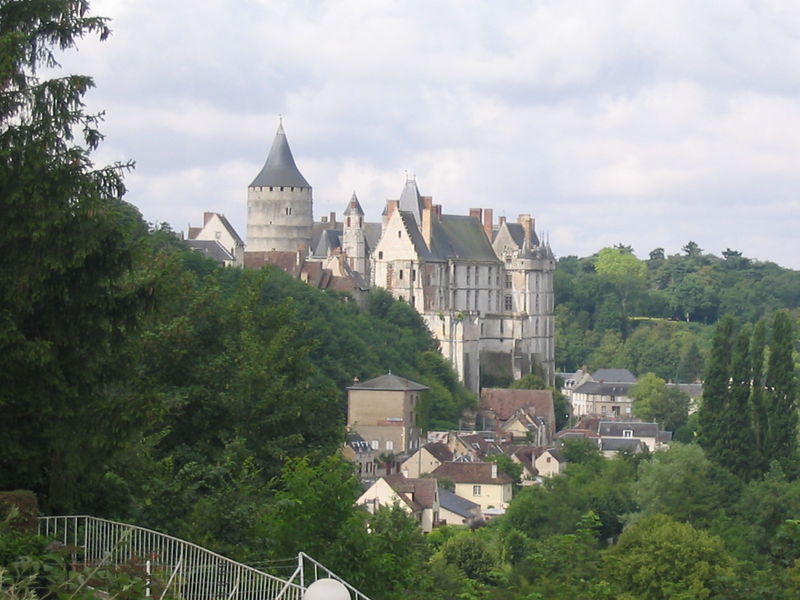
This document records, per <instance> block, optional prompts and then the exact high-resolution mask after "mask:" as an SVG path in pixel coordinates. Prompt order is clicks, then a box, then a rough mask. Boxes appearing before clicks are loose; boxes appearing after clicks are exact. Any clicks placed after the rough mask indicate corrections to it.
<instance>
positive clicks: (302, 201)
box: [247, 122, 314, 252]
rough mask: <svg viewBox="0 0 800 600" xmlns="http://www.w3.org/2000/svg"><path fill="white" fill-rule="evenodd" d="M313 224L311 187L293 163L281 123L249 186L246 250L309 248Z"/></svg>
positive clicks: (263, 250) (293, 250)
mask: <svg viewBox="0 0 800 600" xmlns="http://www.w3.org/2000/svg"><path fill="white" fill-rule="evenodd" d="M313 226H314V216H313V212H312V198H311V186H310V185H309V184H308V182H307V181H306V179H305V177H303V175H302V174H301V173H300V170H299V169H298V168H297V165H295V163H294V157H293V156H292V151H291V150H290V149H289V142H288V141H287V140H286V134H285V133H284V131H283V123H282V122H281V123H279V125H278V131H277V133H276V134H275V140H274V141H273V142H272V148H270V151H269V156H267V162H266V163H264V167H263V168H262V169H261V171H260V172H259V174H258V175H256V178H255V179H254V180H253V182H252V183H251V184H250V185H249V186H248V188H247V251H248V252H265V251H269V250H280V251H284V252H295V251H297V250H298V248H300V247H304V248H309V247H310V246H311V232H312V228H313Z"/></svg>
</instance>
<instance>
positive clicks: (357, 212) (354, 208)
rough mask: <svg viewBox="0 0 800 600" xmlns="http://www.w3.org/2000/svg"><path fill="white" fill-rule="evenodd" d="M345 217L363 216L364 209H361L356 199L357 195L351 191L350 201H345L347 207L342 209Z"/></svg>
mask: <svg viewBox="0 0 800 600" xmlns="http://www.w3.org/2000/svg"><path fill="white" fill-rule="evenodd" d="M344 216H345V217H363V216H364V211H363V210H362V209H361V203H360V202H359V201H358V197H357V196H356V193H355V192H353V196H352V197H351V198H350V202H348V203H347V208H346V209H345V211H344Z"/></svg>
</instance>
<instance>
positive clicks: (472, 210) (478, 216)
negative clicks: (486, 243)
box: [469, 208, 481, 221]
mask: <svg viewBox="0 0 800 600" xmlns="http://www.w3.org/2000/svg"><path fill="white" fill-rule="evenodd" d="M469 216H470V217H475V218H476V219H478V221H480V220H481V209H480V208H470V209H469Z"/></svg>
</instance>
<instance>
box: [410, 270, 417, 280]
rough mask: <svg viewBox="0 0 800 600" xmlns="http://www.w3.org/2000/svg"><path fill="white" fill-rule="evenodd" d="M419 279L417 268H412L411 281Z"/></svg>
mask: <svg viewBox="0 0 800 600" xmlns="http://www.w3.org/2000/svg"><path fill="white" fill-rule="evenodd" d="M416 280H417V271H416V270H415V269H411V281H416Z"/></svg>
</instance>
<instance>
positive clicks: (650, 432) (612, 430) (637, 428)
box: [597, 421, 658, 438]
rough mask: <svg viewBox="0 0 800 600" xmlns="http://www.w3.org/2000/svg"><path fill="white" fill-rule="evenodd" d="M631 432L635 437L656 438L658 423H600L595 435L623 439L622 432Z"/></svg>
mask: <svg viewBox="0 0 800 600" xmlns="http://www.w3.org/2000/svg"><path fill="white" fill-rule="evenodd" d="M626 430H628V431H632V432H633V435H634V436H636V437H653V438H654V437H656V436H658V423H638V422H632V421H600V424H599V425H598V427H597V433H599V434H600V435H601V436H612V437H623V435H624V434H623V432H624V431H626Z"/></svg>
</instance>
